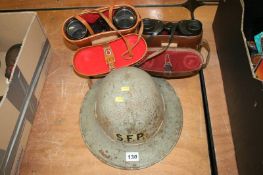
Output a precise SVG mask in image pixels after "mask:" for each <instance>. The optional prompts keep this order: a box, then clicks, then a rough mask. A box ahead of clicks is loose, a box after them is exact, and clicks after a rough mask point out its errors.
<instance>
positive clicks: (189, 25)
mask: <svg viewBox="0 0 263 175" xmlns="http://www.w3.org/2000/svg"><path fill="white" fill-rule="evenodd" d="M143 24H144V29H143V34H144V35H162V34H163V33H165V34H171V31H172V29H173V28H175V31H176V32H177V33H178V34H179V35H184V36H195V35H199V34H201V32H202V23H201V22H200V21H199V20H181V21H179V22H176V23H175V22H163V21H160V20H157V19H150V18H144V19H143Z"/></svg>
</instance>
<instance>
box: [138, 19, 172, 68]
mask: <svg viewBox="0 0 263 175" xmlns="http://www.w3.org/2000/svg"><path fill="white" fill-rule="evenodd" d="M142 24H143V23H142ZM175 30H176V25H173V28H172V30H171V34H170V37H169V41H168V44H167V46H165V47H163V48H162V49H160V50H157V51H156V52H153V53H152V54H150V55H148V56H147V57H146V58H145V59H144V60H143V61H141V62H140V63H138V64H136V65H137V66H140V65H142V64H143V63H145V62H146V61H148V60H150V59H152V58H154V57H156V56H157V55H160V54H161V53H163V52H164V51H166V50H167V49H168V48H169V46H170V44H171V42H172V40H173V36H174V34H175Z"/></svg>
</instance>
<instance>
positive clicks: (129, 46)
mask: <svg viewBox="0 0 263 175" xmlns="http://www.w3.org/2000/svg"><path fill="white" fill-rule="evenodd" d="M99 14H100V16H101V17H102V18H103V19H104V20H105V21H106V23H107V24H108V25H109V26H110V28H112V29H113V30H114V31H116V32H117V33H118V34H119V35H120V36H121V37H122V39H123V40H124V42H125V44H126V46H127V49H128V53H129V56H130V57H133V53H132V48H131V45H130V43H129V41H128V40H127V39H126V37H125V36H123V35H122V34H121V32H120V31H119V30H118V29H117V28H116V27H115V26H114V25H113V24H112V22H110V21H109V19H108V18H107V17H106V16H105V15H104V14H103V13H102V12H99Z"/></svg>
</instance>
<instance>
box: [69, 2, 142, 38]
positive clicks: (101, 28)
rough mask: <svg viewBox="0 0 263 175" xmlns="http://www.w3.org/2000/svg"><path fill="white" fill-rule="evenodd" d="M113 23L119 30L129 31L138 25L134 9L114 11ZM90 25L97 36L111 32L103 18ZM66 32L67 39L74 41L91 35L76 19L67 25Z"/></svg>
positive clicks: (124, 8)
mask: <svg viewBox="0 0 263 175" xmlns="http://www.w3.org/2000/svg"><path fill="white" fill-rule="evenodd" d="M112 21H113V25H114V26H115V27H116V28H117V29H120V30H122V29H129V28H131V27H133V26H134V25H135V24H136V21H137V16H136V13H135V12H134V10H133V9H131V8H129V7H121V8H119V9H117V10H115V11H114V13H113V16H112ZM89 25H90V27H91V28H92V30H93V32H94V33H95V34H96V33H101V32H105V31H110V30H111V28H110V26H109V24H108V23H107V22H106V21H105V20H104V19H103V18H102V17H99V18H98V19H97V20H96V21H95V22H94V23H89ZM64 31H65V33H66V35H67V37H68V38H69V39H72V40H79V39H82V38H85V37H87V36H89V35H90V33H89V31H88V30H87V28H86V27H85V25H84V24H82V23H81V22H80V21H79V20H78V19H76V18H74V17H72V18H70V19H69V20H68V21H67V22H66V23H65V25H64Z"/></svg>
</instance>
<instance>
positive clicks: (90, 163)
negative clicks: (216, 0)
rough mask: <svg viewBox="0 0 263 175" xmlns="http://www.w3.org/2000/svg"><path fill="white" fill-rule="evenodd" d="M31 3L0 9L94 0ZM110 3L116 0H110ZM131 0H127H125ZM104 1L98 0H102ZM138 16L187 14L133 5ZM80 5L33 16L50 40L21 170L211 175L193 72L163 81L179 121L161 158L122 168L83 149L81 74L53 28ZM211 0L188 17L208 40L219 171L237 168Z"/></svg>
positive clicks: (9, 4) (178, 16)
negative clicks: (177, 103) (177, 106)
mask: <svg viewBox="0 0 263 175" xmlns="http://www.w3.org/2000/svg"><path fill="white" fill-rule="evenodd" d="M38 1H39V4H38V5H34V4H36V2H35V1H34V3H30V2H24V1H21V0H15V1H12V2H9V1H6V2H5V1H3V2H5V3H2V4H1V7H0V8H1V9H19V8H20V9H21V8H22V9H30V8H50V7H53V8H54V7H59V8H60V7H75V6H88V5H91V6H97V5H101V4H103V3H104V1H100V2H99V3H98V2H96V1H89V2H86V3H84V2H82V1H76V0H75V1H59V0H58V1H45V2H44V1H43V2H42V0H38ZM115 2H116V3H118V2H119V1H115ZM126 2H131V1H126ZM132 2H133V3H132V4H137V5H138V4H140V5H141V4H151V1H137V0H136V1H132ZM168 2H169V3H170V4H174V3H181V2H184V1H179V0H177V1H166V2H165V3H164V2H163V1H155V4H169V3H168ZM107 3H109V2H108V1H105V3H104V4H107ZM138 11H139V13H140V14H141V16H142V17H149V18H158V19H162V20H171V21H177V20H180V19H189V18H190V13H189V11H188V10H187V9H185V8H183V7H151V8H150V7H147V8H146V7H144V8H138ZM79 12H81V10H77V9H76V10H74V9H71V10H65V9H64V10H48V11H44V10H41V11H38V15H39V18H40V21H41V23H42V24H43V27H44V29H45V31H46V33H47V35H48V38H49V40H50V43H51V47H52V59H51V62H50V65H49V71H48V76H47V80H46V82H45V85H44V88H43V91H42V94H41V100H40V104H39V107H38V110H37V114H36V118H35V121H34V124H33V127H32V130H31V133H30V136H29V140H28V144H27V148H26V150H25V154H24V158H23V161H22V164H21V167H20V174H22V175H24V174H25V175H30V174H32V175H33V174H37V175H42V174H43V175H44V174H45V175H51V174H57V175H58V174H63V175H67V174H78V175H81V174H101V175H104V174H105V175H106V174H107V175H109V174H120V175H122V174H123V175H124V174H134V175H140V174H152V175H155V174H158V175H162V174H164V175H167V174H180V175H184V174H186V175H188V174H202V175H208V174H211V170H210V163H209V155H208V144H207V135H206V129H205V121H204V111H203V102H202V94H201V88H200V79H199V76H198V75H195V76H192V77H189V78H183V79H172V80H168V81H169V83H170V84H171V85H172V86H173V87H174V89H175V91H176V93H177V95H178V96H179V98H180V100H181V104H182V107H183V113H184V116H183V117H184V124H183V129H182V133H181V136H180V139H179V141H178V143H177V145H176V147H175V148H174V149H173V151H172V152H171V153H170V154H169V155H168V156H167V157H166V158H165V159H164V160H162V161H161V162H159V163H157V164H155V165H153V166H151V167H149V168H146V169H142V170H136V171H127V170H119V169H116V168H112V167H110V166H108V165H105V164H103V163H102V162H100V161H99V160H97V159H96V157H94V156H93V155H92V154H91V152H90V151H89V150H88V148H87V147H86V145H85V144H84V142H83V139H82V137H81V133H80V128H79V110H80V107H81V104H82V101H83V97H84V96H85V94H86V93H87V91H88V89H89V86H88V81H87V79H85V78H82V77H79V76H78V75H76V74H75V73H74V71H73V69H72V57H73V54H74V52H75V51H73V50H70V49H69V48H68V47H66V45H65V43H64V42H63V38H62V35H61V26H62V24H63V21H64V20H65V19H66V18H68V17H69V16H71V15H74V14H77V13H79ZM215 12H216V6H203V7H199V8H198V9H196V11H195V18H196V19H199V20H200V21H202V23H203V30H204V36H203V37H204V38H205V39H206V40H208V42H209V44H210V47H211V59H210V63H209V65H208V67H207V68H206V69H205V70H204V76H205V82H206V90H207V98H208V105H209V111H210V117H211V122H212V131H213V136H214V143H215V151H216V157H217V165H218V172H219V174H226V175H228V174H238V173H237V167H236V161H235V153H234V149H233V142H232V137H231V128H230V124H229V117H228V113H227V107H226V101H225V94H224V89H223V82H222V77H221V71H220V66H219V60H218V57H217V53H216V47H215V42H214V35H213V30H212V22H213V19H214V15H215Z"/></svg>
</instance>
